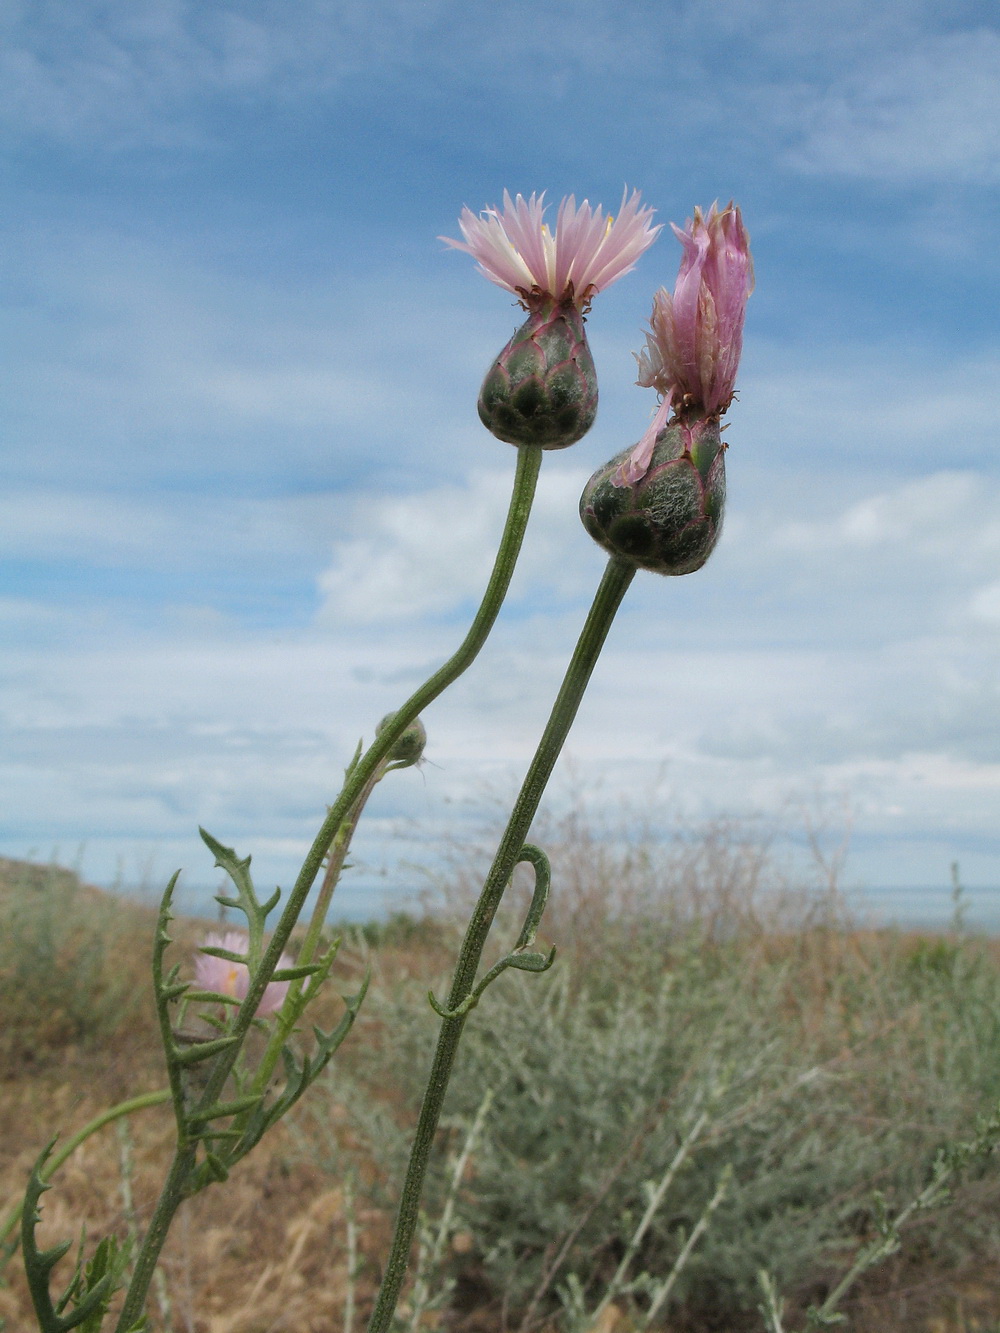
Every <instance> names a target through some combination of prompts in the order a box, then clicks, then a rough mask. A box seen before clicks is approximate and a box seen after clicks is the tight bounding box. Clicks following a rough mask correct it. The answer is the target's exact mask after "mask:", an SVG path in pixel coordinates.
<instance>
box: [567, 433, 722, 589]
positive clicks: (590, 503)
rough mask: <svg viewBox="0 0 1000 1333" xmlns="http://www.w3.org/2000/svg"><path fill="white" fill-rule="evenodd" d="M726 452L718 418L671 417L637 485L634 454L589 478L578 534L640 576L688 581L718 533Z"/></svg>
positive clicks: (624, 454) (624, 455)
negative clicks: (644, 573) (677, 576)
mask: <svg viewBox="0 0 1000 1333" xmlns="http://www.w3.org/2000/svg"><path fill="white" fill-rule="evenodd" d="M654 424H655V423H654ZM725 451H726V446H725V445H724V444H723V442H722V439H721V437H720V434H719V423H718V420H717V419H716V418H711V417H710V418H700V419H697V420H694V421H691V420H683V419H679V418H677V417H675V418H674V419H673V420H672V421H671V422H670V424H669V425H667V426H665V427H664V428H662V429H659V430H657V431H656V434H655V442H654V444H653V448H652V454H651V457H650V461H649V466H648V467H647V468H646V469H645V471H644V472H643V473H642V475H641V476H639V477H638V478H637V479H635V480H631V479H630V472H629V462H630V459H631V458H632V457H633V456H634V454H635V449H634V448H631V449H623V450H622V452H621V453H620V454H617V455H616V456H615V457H614V458H613V459H612V460H611V462H610V463H606V464H605V466H604V467H602V468H600V469H599V470H598V471H597V472H595V473H594V475H593V476H592V477H591V479H590V480H589V481H588V482H587V485H586V486H585V487H584V491H583V496H582V497H581V499H580V517H581V518H582V520H583V526H584V527H585V528H586V529H587V531H588V532H589V533H590V535H591V536H592V537H593V539H594V541H596V542H597V543H598V544H599V545H600V546H603V547H604V549H605V550H606V551H608V552H609V553H610V554H611V555H615V556H619V557H620V558H621V559H623V560H626V561H628V562H630V563H631V564H633V565H635V566H637V568H639V569H650V570H653V571H654V573H657V574H692V573H693V572H694V571H695V570H696V569H701V567H702V565H703V564H704V563H705V561H706V560H707V559H708V557H709V556H710V555H711V554H712V551H713V549H714V548H715V543H716V541H717V540H718V537H719V533H720V531H721V530H722V514H723V508H724V506H725V501H726V466H725Z"/></svg>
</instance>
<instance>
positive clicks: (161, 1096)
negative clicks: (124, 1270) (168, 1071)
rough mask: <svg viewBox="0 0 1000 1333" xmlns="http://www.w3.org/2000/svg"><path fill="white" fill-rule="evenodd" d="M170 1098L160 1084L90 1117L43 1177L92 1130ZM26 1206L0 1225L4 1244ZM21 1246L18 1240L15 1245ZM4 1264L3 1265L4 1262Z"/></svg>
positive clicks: (47, 1166)
mask: <svg viewBox="0 0 1000 1333" xmlns="http://www.w3.org/2000/svg"><path fill="white" fill-rule="evenodd" d="M169 1101H170V1089H169V1088H160V1089H159V1090H158V1091H157V1092H144V1093H141V1094H140V1095H139V1096H138V1097H130V1098H129V1100H128V1101H125V1102H119V1103H118V1105H117V1106H112V1107H110V1108H109V1109H108V1110H106V1111H102V1112H101V1113H100V1115H95V1116H94V1118H93V1120H88V1121H87V1123H86V1124H85V1125H84V1126H83V1128H82V1129H78V1130H77V1131H76V1133H75V1134H73V1135H72V1136H71V1137H70V1138H68V1139H67V1140H66V1142H65V1143H64V1144H63V1146H62V1147H61V1148H60V1149H59V1151H58V1152H55V1153H53V1154H52V1156H51V1157H50V1158H49V1159H48V1160H47V1161H46V1163H45V1165H44V1167H42V1169H41V1170H40V1171H39V1175H40V1176H41V1178H42V1180H51V1179H52V1177H53V1175H54V1174H55V1173H56V1172H57V1171H58V1170H59V1168H60V1167H61V1166H62V1164H63V1162H65V1161H66V1159H67V1158H68V1157H72V1155H73V1153H75V1152H76V1150H77V1148H79V1146H80V1144H81V1143H83V1142H84V1141H85V1140H86V1139H89V1138H90V1136H91V1134H96V1133H97V1131H98V1130H99V1129H103V1128H104V1126H105V1125H110V1124H111V1123H112V1122H113V1121H115V1120H119V1119H121V1117H122V1116H123V1115H131V1114H132V1112H133V1111H144V1110H145V1109H146V1107H147V1106H162V1105H163V1103H164V1102H169ZM23 1209H24V1201H23V1200H22V1201H21V1202H20V1203H17V1204H15V1205H14V1207H13V1208H12V1209H11V1210H10V1212H9V1213H8V1214H7V1219H6V1221H5V1222H4V1224H3V1226H2V1227H0V1247H2V1246H3V1244H4V1242H5V1241H6V1240H7V1237H8V1236H9V1235H10V1233H11V1232H12V1231H13V1230H14V1228H15V1227H16V1226H17V1224H18V1222H19V1221H20V1220H21V1213H22V1211H23ZM16 1248H17V1243H16V1242H14V1245H13V1249H16ZM0 1266H2V1265H0Z"/></svg>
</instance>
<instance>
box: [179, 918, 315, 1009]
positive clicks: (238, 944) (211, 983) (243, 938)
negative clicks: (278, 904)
mask: <svg viewBox="0 0 1000 1333" xmlns="http://www.w3.org/2000/svg"><path fill="white" fill-rule="evenodd" d="M249 943H250V940H249V937H248V936H247V933H246V931H245V930H227V931H226V932H225V934H222V935H220V934H218V933H216V932H215V931H209V933H208V934H207V935H206V936H205V938H204V939H203V940H202V946H204V945H206V944H207V945H208V946H209V948H212V949H228V951H229V952H230V953H241V954H244V955H245V954H246V951H247V947H248V945H249ZM278 966H279V967H291V966H292V960H291V958H289V956H288V955H287V954H284V953H283V954H282V955H281V958H280V959H279V960H278ZM194 975H195V981H196V983H197V985H198V987H199V989H200V990H210V991H216V992H217V993H218V994H220V995H231V996H232V997H233V999H235V1000H245V999H246V994H247V991H248V989H249V987H250V973H249V972H248V971H247V967H246V964H245V963H233V962H230V960H229V959H228V958H216V957H215V956H214V955H213V954H210V953H199V954H198V956H197V957H196V958H195V960H194ZM289 984H290V983H289V982H287V981H272V982H271V983H270V985H269V986H267V987H266V988H265V990H264V994H263V996H262V997H261V1001H260V1004H259V1005H258V1006H257V1017H258V1018H262V1017H263V1016H264V1015H265V1014H273V1013H274V1012H275V1011H276V1010H278V1009H280V1008H281V1006H282V1004H284V1002H285V996H286V995H287V994H288V987H289Z"/></svg>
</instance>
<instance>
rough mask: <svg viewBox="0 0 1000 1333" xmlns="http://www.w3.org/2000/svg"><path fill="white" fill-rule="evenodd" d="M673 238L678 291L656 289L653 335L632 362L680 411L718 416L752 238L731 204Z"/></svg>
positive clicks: (729, 385) (728, 383) (749, 271)
mask: <svg viewBox="0 0 1000 1333" xmlns="http://www.w3.org/2000/svg"><path fill="white" fill-rule="evenodd" d="M671 226H673V223H671ZM674 232H675V234H676V236H677V238H678V240H679V241H680V243H681V244H682V245H683V247H684V255H683V258H682V259H681V267H680V272H679V273H678V275H677V285H676V286H675V288H674V294H673V296H671V295H670V293H669V292H668V291H666V290H665V289H664V288H662V287H661V288H660V290H659V291H658V292H657V293H656V295H655V296H654V298H653V314H652V318H651V319H650V329H651V331H650V333H648V334H647V335H646V348H645V350H644V351H643V352H641V353H640V354H639V356H638V357H637V358H636V359H637V360H638V362H639V381H638V382H639V383H640V384H641V385H643V386H644V387H646V388H649V387H655V388H657V389H659V391H660V393H662V394H663V395H664V396H665V397H667V398H669V399H670V401H671V402H672V403H673V404H674V406H675V407H676V408H677V409H678V410H683V409H684V408H686V407H688V406H690V407H695V408H698V409H699V410H700V411H701V412H703V413H704V414H705V415H706V416H717V415H719V416H721V414H722V413H723V412H725V410H726V408H727V407H728V406H729V404H730V403H731V402H732V399H733V388H734V386H735V383H736V371H737V368H738V367H739V364H740V353H741V351H742V350H743V317H744V315H745V314H746V308H747V298H748V297H749V295H750V293H751V292H752V291H753V260H752V259H751V258H750V237H749V236H748V235H747V231H746V228H745V227H744V225H743V218H742V217H741V215H740V210H739V209H738V208H737V207H735V205H734V204H732V203H730V204H729V205H728V207H726V208H724V209H723V210H722V212H721V213H720V212H719V209H718V206H717V204H713V205H712V207H711V208H710V209H709V210H708V216H707V217H703V216H702V212H701V209H700V208H696V209H695V210H694V218H693V219H691V218H689V219H688V221H687V225H686V226H685V228H684V230H683V231H681V229H680V228H679V227H676V226H674Z"/></svg>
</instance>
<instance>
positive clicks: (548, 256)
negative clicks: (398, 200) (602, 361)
mask: <svg viewBox="0 0 1000 1333" xmlns="http://www.w3.org/2000/svg"><path fill="white" fill-rule="evenodd" d="M545 209H546V204H545V195H544V193H543V194H541V195H535V194H532V195H531V197H530V198H529V199H524V198H523V196H521V195H518V196H517V197H516V199H511V197H510V195H509V194H508V193H507V191H506V190H505V191H504V196H503V209H502V210H501V209H498V208H486V209H484V210H483V212H482V213H481V214H480V216H479V217H476V215H475V214H474V213H473V212H471V210H470V209H468V208H464V209H463V210H462V215H461V217H460V218H459V226H460V227H461V230H462V235H463V237H464V238H465V239H464V240H462V241H456V240H452V239H451V238H449V237H447V236H442V237H441V240H443V241H444V242H445V243H446V244H447V245H450V246H453V247H454V248H455V249H456V250H465V251H466V252H467V253H468V254H470V255H472V257H473V258H474V259H475V260H476V261H477V263H478V265H479V271H480V272H481V273H482V274H483V275H484V276H485V277H487V278H489V280H490V282H494V283H496V285H497V286H498V287H503V288H504V289H505V290H506V291H508V292H513V294H514V295H515V296H516V297H517V298H518V300H519V302H520V303H521V305H522V306H523V307H524V309H525V310H526V311H527V312H528V318H527V320H526V321H525V322H524V324H523V325H522V326H521V328H520V329H518V331H517V333H515V334H514V336H513V338H511V340H510V342H509V343H508V344H507V346H506V347H505V348H504V349H503V351H502V352H501V353H500V355H499V356H498V357H497V359H496V361H494V363H493V365H492V367H491V368H490V371H489V374H488V375H487V376H486V379H485V380H484V381H483V387H482V390H481V391H480V394H479V416H480V419H481V421H482V422H483V424H484V425H485V426H486V428H487V430H490V431H492V432H493V434H494V435H495V436H497V438H498V439H501V440H505V441H506V442H507V443H508V444H519V445H540V446H541V447H542V448H543V449H565V448H566V446H567V445H569V444H575V443H576V441H577V440H579V439H580V438H581V437H582V436H583V435H585V434H586V432H587V431H588V430H589V429H590V427H591V426H592V425H593V422H594V417H595V416H596V414H597V372H596V371H595V369H594V361H593V358H592V357H591V355H590V348H589V347H588V346H587V336H586V334H585V333H584V329H583V317H584V315H585V314H586V313H587V311H588V309H589V308H590V303H591V301H592V300H593V299H594V297H595V296H596V295H597V294H598V292H602V291H604V289H605V288H606V287H610V286H611V284H612V283H613V282H617V281H618V279H619V278H620V277H622V275H623V274H625V273H629V272H631V270H632V268H633V266H634V264H635V262H636V260H637V259H638V258H639V256H640V255H642V254H643V253H644V252H645V251H646V250H648V249H649V247H650V246H651V245H652V244H653V242H654V241H655V240H656V237H657V235H658V233H659V231H660V228H659V227H654V226H653V223H652V217H653V210H652V209H651V208H648V207H646V208H644V207H640V203H639V193H638V191H636V190H633V192H632V194H631V196H630V195H629V194H628V191H627V190H625V191H624V192H623V194H622V203H621V208H620V210H619V212H618V216H617V217H614V218H613V217H605V214H604V210H603V209H602V208H600V207H598V208H591V206H590V203H589V202H588V201H587V200H586V199H585V200H584V201H583V203H582V204H581V205H580V206H579V207H577V203H576V199H575V198H574V196H573V195H569V197H568V198H566V199H564V200H563V201H562V203H561V204H560V205H559V212H558V215H557V218H556V225H555V227H554V228H553V229H550V228H549V226H548V224H547V223H546V221H545Z"/></svg>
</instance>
